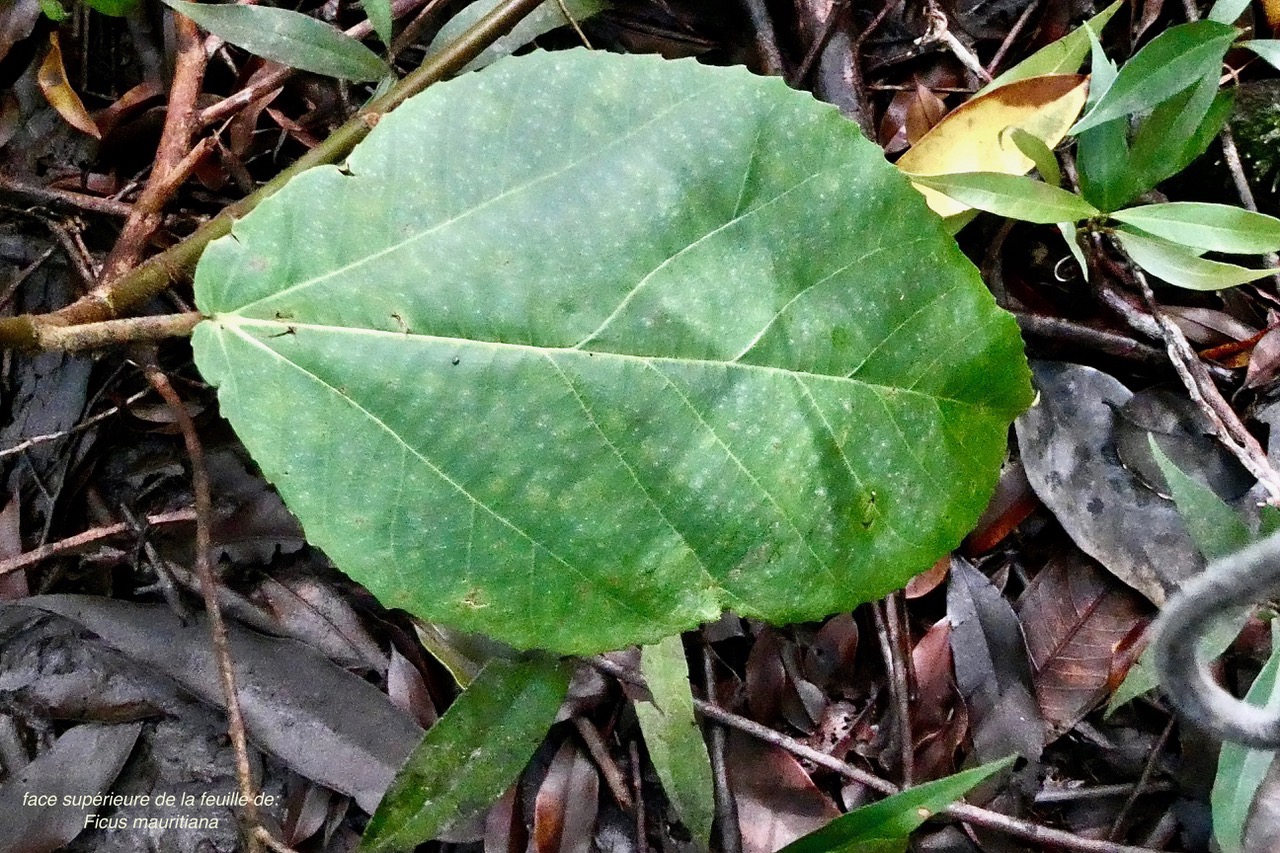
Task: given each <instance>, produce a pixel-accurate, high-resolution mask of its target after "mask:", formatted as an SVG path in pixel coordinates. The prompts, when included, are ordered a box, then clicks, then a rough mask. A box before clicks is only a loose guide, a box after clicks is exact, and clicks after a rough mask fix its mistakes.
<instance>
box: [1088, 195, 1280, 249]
mask: <svg viewBox="0 0 1280 853" xmlns="http://www.w3.org/2000/svg"><path fill="white" fill-rule="evenodd" d="M1111 218H1112V219H1115V220H1117V221H1119V222H1125V223H1128V224H1129V225H1132V226H1134V227H1135V228H1140V229H1141V230H1142V231H1143V232H1145V233H1147V234H1151V235H1153V236H1156V237H1162V238H1164V239H1165V240H1169V241H1172V242H1174V243H1179V244H1182V245H1185V246H1191V247H1195V248H1199V249H1205V250H1207V251H1210V252H1235V253H1238V254H1261V253H1263V252H1274V251H1276V250H1277V249H1280V219H1276V218H1275V217H1272V216H1267V215H1265V214H1262V213H1253V212H1251V211H1248V210H1244V209H1243V208H1239V207H1232V206H1231V205H1227V204H1208V203H1203V202H1191V201H1175V202H1168V203H1166V204H1146V205H1142V206H1141V207H1130V208H1128V209H1126V210H1117V211H1116V212H1115V213H1113V214H1111Z"/></svg>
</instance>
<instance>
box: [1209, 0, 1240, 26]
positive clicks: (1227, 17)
mask: <svg viewBox="0 0 1280 853" xmlns="http://www.w3.org/2000/svg"><path fill="white" fill-rule="evenodd" d="M1248 8H1249V0H1217V2H1216V3H1214V4H1213V6H1211V7H1210V8H1209V14H1208V15H1205V18H1206V19H1207V20H1210V21H1217V22H1219V23H1222V24H1234V23H1235V22H1236V21H1237V20H1239V19H1240V16H1241V15H1243V14H1244V12H1245V10H1246V9H1248Z"/></svg>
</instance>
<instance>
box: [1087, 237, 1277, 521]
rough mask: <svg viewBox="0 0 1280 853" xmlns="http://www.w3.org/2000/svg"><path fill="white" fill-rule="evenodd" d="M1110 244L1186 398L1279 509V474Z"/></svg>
mask: <svg viewBox="0 0 1280 853" xmlns="http://www.w3.org/2000/svg"><path fill="white" fill-rule="evenodd" d="M1112 243H1113V244H1114V245H1115V248H1116V251H1117V252H1119V253H1120V256H1121V257H1123V258H1124V259H1125V261H1126V262H1127V263H1128V265H1129V269H1130V271H1131V273H1132V275H1133V279H1134V281H1136V282H1137V284H1138V287H1139V289H1140V290H1141V292H1142V297H1143V299H1144V300H1145V301H1146V303H1147V310H1148V311H1150V312H1151V316H1152V317H1154V318H1155V321H1156V323H1157V325H1158V326H1159V328H1160V334H1161V336H1162V337H1163V338H1164V342H1165V349H1166V350H1167V351H1168V353H1169V360H1170V361H1172V362H1173V369H1174V370H1175V371H1176V372H1177V374H1178V378H1179V379H1181V380H1182V384H1183V386H1184V387H1185V388H1186V389H1187V394H1188V395H1189V396H1190V397H1191V399H1192V401H1193V402H1195V404H1196V405H1197V406H1199V408H1200V410H1201V411H1203V412H1204V414H1205V416H1206V417H1208V418H1209V421H1210V422H1211V423H1212V424H1213V427H1214V431H1215V432H1216V433H1217V438H1218V440H1219V441H1220V442H1222V445H1223V446H1224V447H1226V448H1227V450H1229V451H1231V453H1232V455H1233V456H1235V457H1236V459H1238V460H1239V461H1240V464H1241V465H1243V466H1244V467H1245V469H1246V470H1247V471H1248V472H1249V473H1250V474H1252V475H1253V476H1254V477H1256V478H1257V480H1258V482H1259V483H1261V484H1262V487H1263V488H1264V489H1266V491H1267V495H1268V498H1269V502H1270V503H1271V504H1272V505H1273V506H1280V473H1277V472H1276V470H1275V468H1273V467H1272V465H1271V461H1270V460H1269V459H1267V454H1266V451H1264V450H1263V449H1262V445H1260V444H1259V443H1258V440H1257V439H1256V438H1254V437H1253V434H1252V433H1250V432H1249V430H1248V428H1247V427H1246V426H1245V425H1244V424H1243V423H1242V422H1241V421H1240V417H1239V415H1237V414H1236V413H1235V410H1234V409H1232V408H1231V404H1230V403H1228V402H1227V401H1226V399H1225V398H1223V396H1222V392H1220V391H1219V390H1218V386H1217V385H1215V384H1213V379H1212V377H1210V376H1209V372H1208V370H1207V369H1206V368H1205V364H1204V362H1203V361H1201V360H1200V357H1199V356H1198V355H1196V352H1195V350H1194V349H1192V347H1191V344H1190V342H1189V341H1187V338H1186V335H1184V334H1183V333H1182V329H1180V328H1178V325H1177V324H1176V323H1174V322H1173V321H1172V320H1171V319H1169V317H1168V315H1166V314H1165V313H1164V311H1163V310H1161V308H1160V305H1159V303H1157V302H1156V296H1155V293H1154V292H1152V290H1151V284H1150V282H1148V281H1147V276H1146V273H1144V272H1143V271H1142V268H1141V267H1139V266H1138V265H1137V264H1135V263H1134V262H1133V259H1132V258H1130V257H1129V256H1128V255H1127V254H1126V253H1125V252H1124V249H1123V247H1121V246H1120V245H1119V243H1118V242H1117V241H1114V240H1113V241H1112Z"/></svg>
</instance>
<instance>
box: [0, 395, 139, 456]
mask: <svg viewBox="0 0 1280 853" xmlns="http://www.w3.org/2000/svg"><path fill="white" fill-rule="evenodd" d="M148 393H149V392H147V391H139V392H137V393H136V394H133V395H131V396H130V397H128V398H127V399H125V401H124V402H123V403H121V404H120V405H119V406H112V407H111V408H109V409H105V410H103V411H101V412H99V413H98V414H96V415H94V416H92V417H89V418H85V419H84V420H82V421H81V422H80V423H78V424H76V425H75V426H73V427H70V428H68V429H64V430H60V431H59V432H49V433H44V434H43V435H33V436H31V438H26V439H23V440H22V441H20V442H18V443H17V444H15V445H13V446H12V447H6V448H5V449H4V450H0V459H4V458H5V457H6V456H16V455H17V454H19V453H22V452H24V451H27V450H30V449H31V448H33V447H35V446H37V445H40V444H47V443H49V442H50V441H57V440H58V439H60V438H66V437H67V436H69V435H74V434H75V433H78V432H83V431H84V430H86V429H88V428H89V427H91V426H93V425H94V424H99V423H102V422H103V421H105V420H106V419H107V418H110V417H113V416H115V415H117V414H119V413H120V411H121V410H122V409H127V408H128V407H129V406H132V405H133V404H134V403H136V402H138V401H139V400H141V399H142V398H143V397H145V396H147V394H148Z"/></svg>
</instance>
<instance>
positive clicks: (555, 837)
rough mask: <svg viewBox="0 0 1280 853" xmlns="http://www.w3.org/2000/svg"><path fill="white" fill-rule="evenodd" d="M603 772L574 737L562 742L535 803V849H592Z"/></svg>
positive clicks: (572, 852)
mask: <svg viewBox="0 0 1280 853" xmlns="http://www.w3.org/2000/svg"><path fill="white" fill-rule="evenodd" d="M599 810H600V773H599V771H597V770H596V766H595V765H594V764H592V763H591V759H590V758H588V757H587V755H586V753H585V752H583V751H582V750H581V749H579V748H578V746H577V745H576V744H574V743H573V741H568V740H567V741H565V742H564V743H562V744H561V745H560V749H559V750H558V751H557V752H556V755H555V758H553V759H551V766H550V767H548V768H547V775H546V778H545V779H543V780H542V787H540V788H539V789H538V796H537V798H536V799H535V801H534V807H533V853H590V851H591V836H592V830H593V829H594V828H595V825H596V815H597V814H598V813H599Z"/></svg>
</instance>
